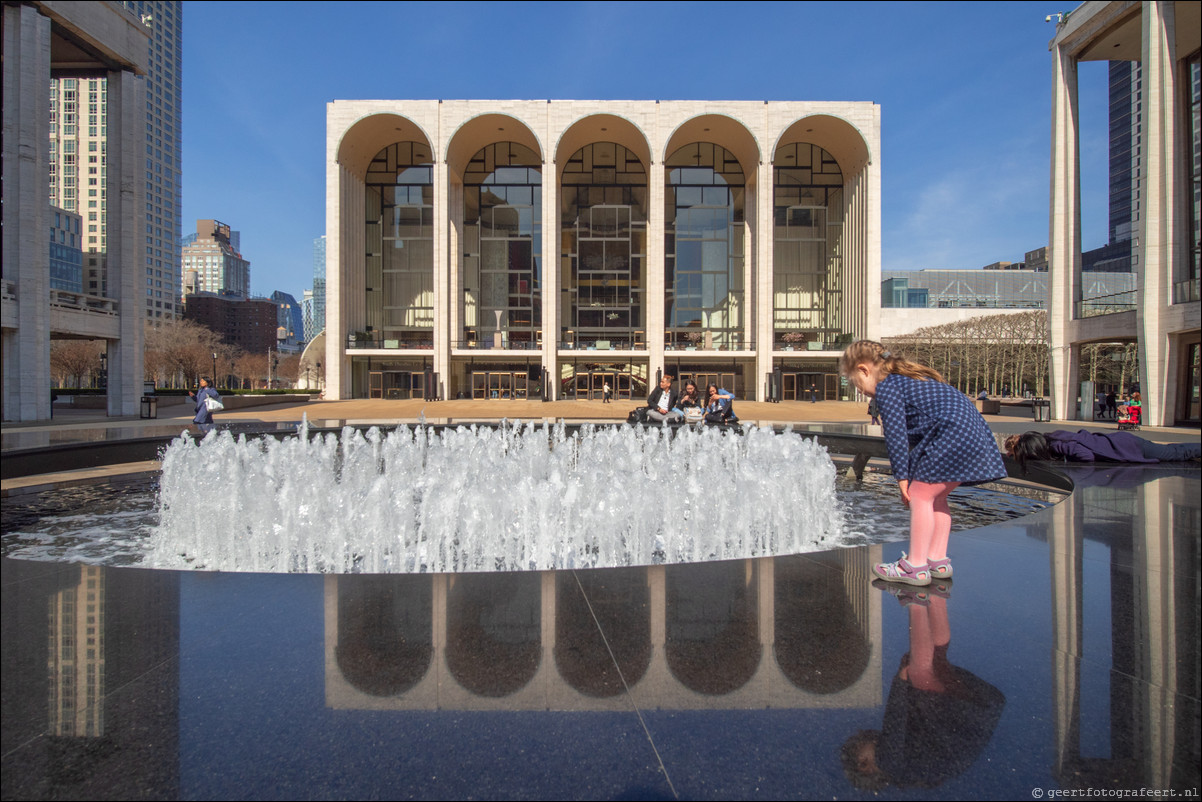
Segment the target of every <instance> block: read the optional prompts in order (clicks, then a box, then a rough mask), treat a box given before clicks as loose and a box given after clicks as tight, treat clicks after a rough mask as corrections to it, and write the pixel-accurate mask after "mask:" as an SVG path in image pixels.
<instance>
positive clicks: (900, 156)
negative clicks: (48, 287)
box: [182, 1, 1107, 299]
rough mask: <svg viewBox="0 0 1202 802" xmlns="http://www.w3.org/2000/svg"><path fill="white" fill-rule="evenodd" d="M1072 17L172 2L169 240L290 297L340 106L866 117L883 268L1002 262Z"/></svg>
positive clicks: (890, 8)
mask: <svg viewBox="0 0 1202 802" xmlns="http://www.w3.org/2000/svg"><path fill="white" fill-rule="evenodd" d="M1074 6H1075V4H1073V3H1055V2H971V3H956V4H952V3H942V2H936V3H903V2H887V3H853V2H842V3H808V2H769V3H754V2H745V3H737V4H735V3H622V2H602V3H555V2H545V3H505V2H491V3H450V2H440V3H382V2H381V3H374V2H364V3H360V2H340V3H258V2H252V3H243V2H237V3H235V2H219V3H214V2H191V1H188V2H185V3H184V62H183V68H184V79H183V85H184V98H183V104H184V140H183V158H184V164H183V171H184V174H183V196H184V197H183V232H182V233H185V234H186V233H189V232H191V231H193V230H195V229H194V226H195V221H196V220H197V219H200V218H217V219H219V220H221V221H223V222H226V223H228V224H230V225H231V226H232V227H233V228H234V229H235V230H238V231H241V232H242V251H243V255H244V256H245V257H246V258H248V259H249V260H250V262H251V288H252V291H253V292H254V293H255V294H261V295H269V294H270V293H271V292H272V291H274V290H283V291H285V292H290V293H292V294H293V295H295V296H296V297H297V298H298V299H299V298H300V297H301V294H302V291H303V290H305V289H307V288H310V287H311V286H312V242H313V239H314V238H316V237H318V236H320V235H321V234H324V233H325V164H324V159H325V113H326V103H327V102H328V101H330V100H335V99H428V98H443V99H451V98H454V99H464V98H466V99H493V98H497V99H509V98H520V99H540V100H541V99H546V98H551V99H566V98H577V99H601V100H610V99H630V100H643V99H652V100H694V99H697V100H705V99H719V100H857V101H863V100H867V101H873V102H875V103H879V104H880V105H881V131H882V133H881V138H882V151H883V155H882V161H881V164H882V182H883V187H882V193H883V195H882V207H881V218H882V220H881V224H882V268H883V269H885V270H894V269H918V268H924V267H929V268H978V267H982V266H984V265H986V264H989V263H990V262H994V261H998V260H1005V261H1018V260H1021V259H1022V257H1023V254H1024V252H1026V251H1027V250H1030V249H1032V248H1037V247H1040V246H1042V245H1044V244H1046V242H1047V235H1048V157H1049V148H1050V137H1051V133H1050V127H1049V112H1050V108H1051V76H1052V67H1051V55H1050V54H1049V52H1048V43H1049V42H1050V41H1051V38H1052V36H1053V35H1054V34H1055V25H1054V23H1049V22H1045V21H1044V18H1045V17H1046V16H1047V15H1048V14H1052V13H1055V12H1057V11H1068V10H1071V9H1072V8H1073V7H1074ZM1080 94H1081V112H1080V114H1081V120H1082V128H1083V131H1084V133H1083V134H1082V142H1081V147H1082V166H1083V178H1082V198H1083V209H1084V211H1083V226H1084V236H1083V243H1084V246H1085V247H1086V248H1087V249H1088V248H1092V247H1097V246H1099V245H1102V244H1105V241H1106V203H1107V200H1106V160H1107V153H1106V151H1107V131H1106V100H1107V99H1106V66H1105V64H1104V63H1097V64H1084V65H1082V70H1081V90H1080Z"/></svg>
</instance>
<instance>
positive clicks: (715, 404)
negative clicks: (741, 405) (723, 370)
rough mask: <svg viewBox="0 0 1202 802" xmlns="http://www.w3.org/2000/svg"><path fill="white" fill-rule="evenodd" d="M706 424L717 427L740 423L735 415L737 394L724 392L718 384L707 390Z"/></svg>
mask: <svg viewBox="0 0 1202 802" xmlns="http://www.w3.org/2000/svg"><path fill="white" fill-rule="evenodd" d="M705 399H706V404H705V422H706V423H711V424H715V425H722V424H724V423H738V422H739V417H738V416H737V415H735V409H734V400H735V394H734V393H732V392H731V391H730V390H722V389H720V388H719V387H718V385H716V384H711V385H710V386H709V387H707V388H705Z"/></svg>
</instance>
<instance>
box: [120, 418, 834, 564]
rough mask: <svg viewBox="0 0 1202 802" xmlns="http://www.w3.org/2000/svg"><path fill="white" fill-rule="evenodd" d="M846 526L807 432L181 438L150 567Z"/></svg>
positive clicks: (507, 560) (683, 551) (749, 548)
mask: <svg viewBox="0 0 1202 802" xmlns="http://www.w3.org/2000/svg"><path fill="white" fill-rule="evenodd" d="M843 529H844V522H843V513H842V511H841V505H840V504H839V503H838V502H837V501H836V497H835V467H834V464H833V463H832V462H831V459H830V457H829V456H828V455H827V453H826V450H825V449H824V448H822V447H821V446H819V445H817V444H816V443H814V442H813V441H812V440H808V439H805V438H801V437H797V436H793V435H777V434H774V433H773V432H771V431H769V430H764V429H755V428H751V427H748V428H747V429H746V430H745V433H744V435H743V436H741V437H740V436H730V435H723V434H721V433H720V432H717V431H714V430H708V429H707V430H702V431H697V432H694V431H681V432H679V433H677V434H676V435H675V436H673V435H672V434H670V433H669V432H668V431H667V430H665V429H662V428H656V427H649V428H647V429H641V428H636V427H629V426H621V427H600V428H594V427H585V428H583V429H582V430H581V431H580V432H579V433H577V434H574V435H572V436H568V435H567V433H566V430H565V428H564V427H563V426H562V424H560V425H559V426H556V427H554V428H547V427H522V426H507V425H504V424H502V425H501V426H499V427H496V428H493V427H479V428H477V427H472V428H463V427H461V428H458V429H447V430H443V431H442V432H440V433H436V432H434V431H433V430H431V429H429V428H427V427H425V426H418V427H416V428H414V429H412V430H410V429H408V428H398V429H397V430H395V431H391V432H387V433H385V432H381V431H380V430H379V429H376V428H373V429H369V430H367V431H366V432H365V433H364V432H360V431H357V430H354V429H351V428H346V429H344V430H343V432H342V433H341V436H334V435H332V434H326V435H318V436H314V437H310V436H309V435H308V432H307V430H306V429H305V427H302V429H301V431H300V433H299V436H297V437H292V438H288V439H285V440H282V441H276V440H274V439H271V438H264V439H250V440H248V439H246V438H245V437H239V438H238V439H234V438H233V437H232V436H231V435H230V434H229V433H226V432H220V433H216V432H215V433H211V434H209V435H208V436H207V437H205V439H204V440H202V441H200V442H196V441H193V440H192V439H191V438H188V437H181V438H178V439H177V440H175V441H174V442H173V443H172V444H171V446H170V447H169V448H168V449H167V451H166V453H165V454H164V457H163V470H162V478H161V495H160V526H159V532H158V535H157V536H156V538H155V544H154V546H153V547H152V550H151V553H150V554H149V555H148V556H147V558H146V560H145V561H144V562H143V565H145V566H147V567H160V568H176V567H190V568H206V569H209V570H222V571H272V572H344V573H345V572H369V573H397V572H424V571H434V572H444V571H452V572H462V571H512V570H546V569H562V568H585V567H588V568H591V567H609V566H625V565H651V564H657V563H677V562H696V561H702V560H719V559H734V558H746V557H761V556H771V555H775V554H788V553H794V552H800V551H813V550H815V549H821V548H825V547H829V546H832V545H834V541H836V540H837V539H838V538H839V536H840V535H841V533H842V531H843Z"/></svg>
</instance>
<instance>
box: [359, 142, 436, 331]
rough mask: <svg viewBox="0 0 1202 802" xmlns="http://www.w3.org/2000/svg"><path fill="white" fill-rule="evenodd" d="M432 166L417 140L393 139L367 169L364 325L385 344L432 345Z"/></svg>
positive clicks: (423, 148) (426, 151) (423, 147)
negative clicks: (402, 140) (396, 140)
mask: <svg viewBox="0 0 1202 802" xmlns="http://www.w3.org/2000/svg"><path fill="white" fill-rule="evenodd" d="M433 179H434V165H433V162H432V161H431V159H430V148H429V147H428V146H427V145H425V144H423V143H421V142H396V143H394V144H392V145H389V146H388V147H386V148H384V149H383V150H381V151H380V152H379V153H377V154H376V157H375V158H374V159H372V162H371V165H370V166H369V167H368V169H367V181H366V183H367V188H366V203H365V209H364V218H365V220H366V231H365V235H366V236H365V243H366V257H367V258H366V269H367V275H366V281H365V287H366V294H367V326H368V332H369V334H371V336H372V339H373V340H377V341H382V342H381V343H380V344H382V345H383V346H384V347H405V346H414V347H416V346H425V345H433V339H434V180H433Z"/></svg>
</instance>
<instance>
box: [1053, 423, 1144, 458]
mask: <svg viewBox="0 0 1202 802" xmlns="http://www.w3.org/2000/svg"><path fill="white" fill-rule="evenodd" d="M1044 438H1045V439H1047V441H1048V451H1050V452H1051V453H1052V454H1053V456H1057V457H1063V458H1064V459H1067V460H1072V461H1073V462H1096V461H1099V460H1100V461H1103V462H1158V461H1159V460H1154V459H1149V458H1147V457H1145V456H1144V452H1143V448H1142V446H1141V445H1140V440H1139V437H1137V436H1136V435H1133V434H1131V433H1130V432H1089V431H1086V430H1085V429H1081V430H1079V431H1076V432H1068V431H1063V430H1057V431H1054V432H1047V433H1045V434H1044Z"/></svg>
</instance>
